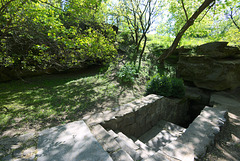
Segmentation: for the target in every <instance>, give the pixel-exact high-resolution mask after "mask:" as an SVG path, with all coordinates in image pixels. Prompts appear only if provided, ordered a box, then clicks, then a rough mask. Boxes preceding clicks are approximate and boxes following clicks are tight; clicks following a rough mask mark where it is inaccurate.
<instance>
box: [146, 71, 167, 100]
mask: <svg viewBox="0 0 240 161" xmlns="http://www.w3.org/2000/svg"><path fill="white" fill-rule="evenodd" d="M146 94H157V95H162V96H166V97H169V96H171V82H170V81H169V79H168V77H166V76H160V74H156V75H155V76H153V77H152V78H151V79H150V80H149V81H148V82H147V87H146Z"/></svg>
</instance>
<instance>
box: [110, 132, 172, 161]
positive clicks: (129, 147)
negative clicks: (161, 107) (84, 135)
mask: <svg viewBox="0 0 240 161" xmlns="http://www.w3.org/2000/svg"><path fill="white" fill-rule="evenodd" d="M108 133H109V134H111V135H112V136H113V137H114V138H115V140H116V141H117V142H118V143H119V145H120V146H121V147H122V149H123V150H124V151H126V152H127V153H128V154H129V155H130V156H131V157H132V158H133V159H134V160H141V161H159V160H161V161H175V159H172V158H170V157H168V156H166V155H165V154H163V153H161V152H154V151H153V150H152V149H151V148H149V147H148V146H147V145H145V144H144V143H143V142H141V141H140V140H137V141H135V143H134V142H133V140H132V139H130V138H128V137H127V136H126V135H124V134H123V133H122V132H118V133H117V134H116V133H115V132H114V131H112V130H110V131H108Z"/></svg>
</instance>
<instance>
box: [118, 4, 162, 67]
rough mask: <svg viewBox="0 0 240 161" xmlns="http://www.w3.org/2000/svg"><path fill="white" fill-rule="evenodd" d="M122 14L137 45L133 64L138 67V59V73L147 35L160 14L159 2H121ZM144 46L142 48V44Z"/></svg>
mask: <svg viewBox="0 0 240 161" xmlns="http://www.w3.org/2000/svg"><path fill="white" fill-rule="evenodd" d="M120 2H121V3H120V6H121V7H120V9H121V14H122V16H123V17H124V20H125V21H126V22H127V27H128V29H129V30H130V33H131V37H132V39H133V41H134V44H135V47H136V49H135V53H134V55H133V62H134V65H136V62H137V58H138V71H139V70H140V67H141V61H142V57H143V54H144V51H145V47H146V42H147V33H148V32H149V30H150V27H151V25H152V24H153V22H154V21H155V18H156V17H157V15H158V13H159V9H160V8H159V4H160V1H159V0H121V1H120ZM142 42H143V46H142V48H141V43H142Z"/></svg>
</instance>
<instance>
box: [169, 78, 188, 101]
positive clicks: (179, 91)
mask: <svg viewBox="0 0 240 161" xmlns="http://www.w3.org/2000/svg"><path fill="white" fill-rule="evenodd" d="M171 84H172V88H171V96H172V97H177V98H182V97H184V95H185V88H184V84H183V80H182V79H179V78H171Z"/></svg>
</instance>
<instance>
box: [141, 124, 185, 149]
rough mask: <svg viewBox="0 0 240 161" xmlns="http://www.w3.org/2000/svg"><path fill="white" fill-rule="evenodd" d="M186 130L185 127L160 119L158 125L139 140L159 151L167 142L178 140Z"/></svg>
mask: <svg viewBox="0 0 240 161" xmlns="http://www.w3.org/2000/svg"><path fill="white" fill-rule="evenodd" d="M185 130H186V129H185V128H183V127H180V126H178V125H176V124H173V123H170V122H167V121H164V120H160V121H159V122H158V123H157V125H156V126H154V127H153V128H152V129H150V130H149V131H147V132H146V133H145V134H143V135H142V136H141V137H140V138H139V140H141V141H142V142H143V143H144V144H146V145H147V146H148V147H150V148H151V149H152V150H154V151H155V152H157V151H158V150H159V149H161V148H162V147H164V146H165V145H166V144H168V143H170V142H172V141H174V140H177V138H178V137H180V136H181V135H182V134H183V133H184V132H185Z"/></svg>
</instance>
